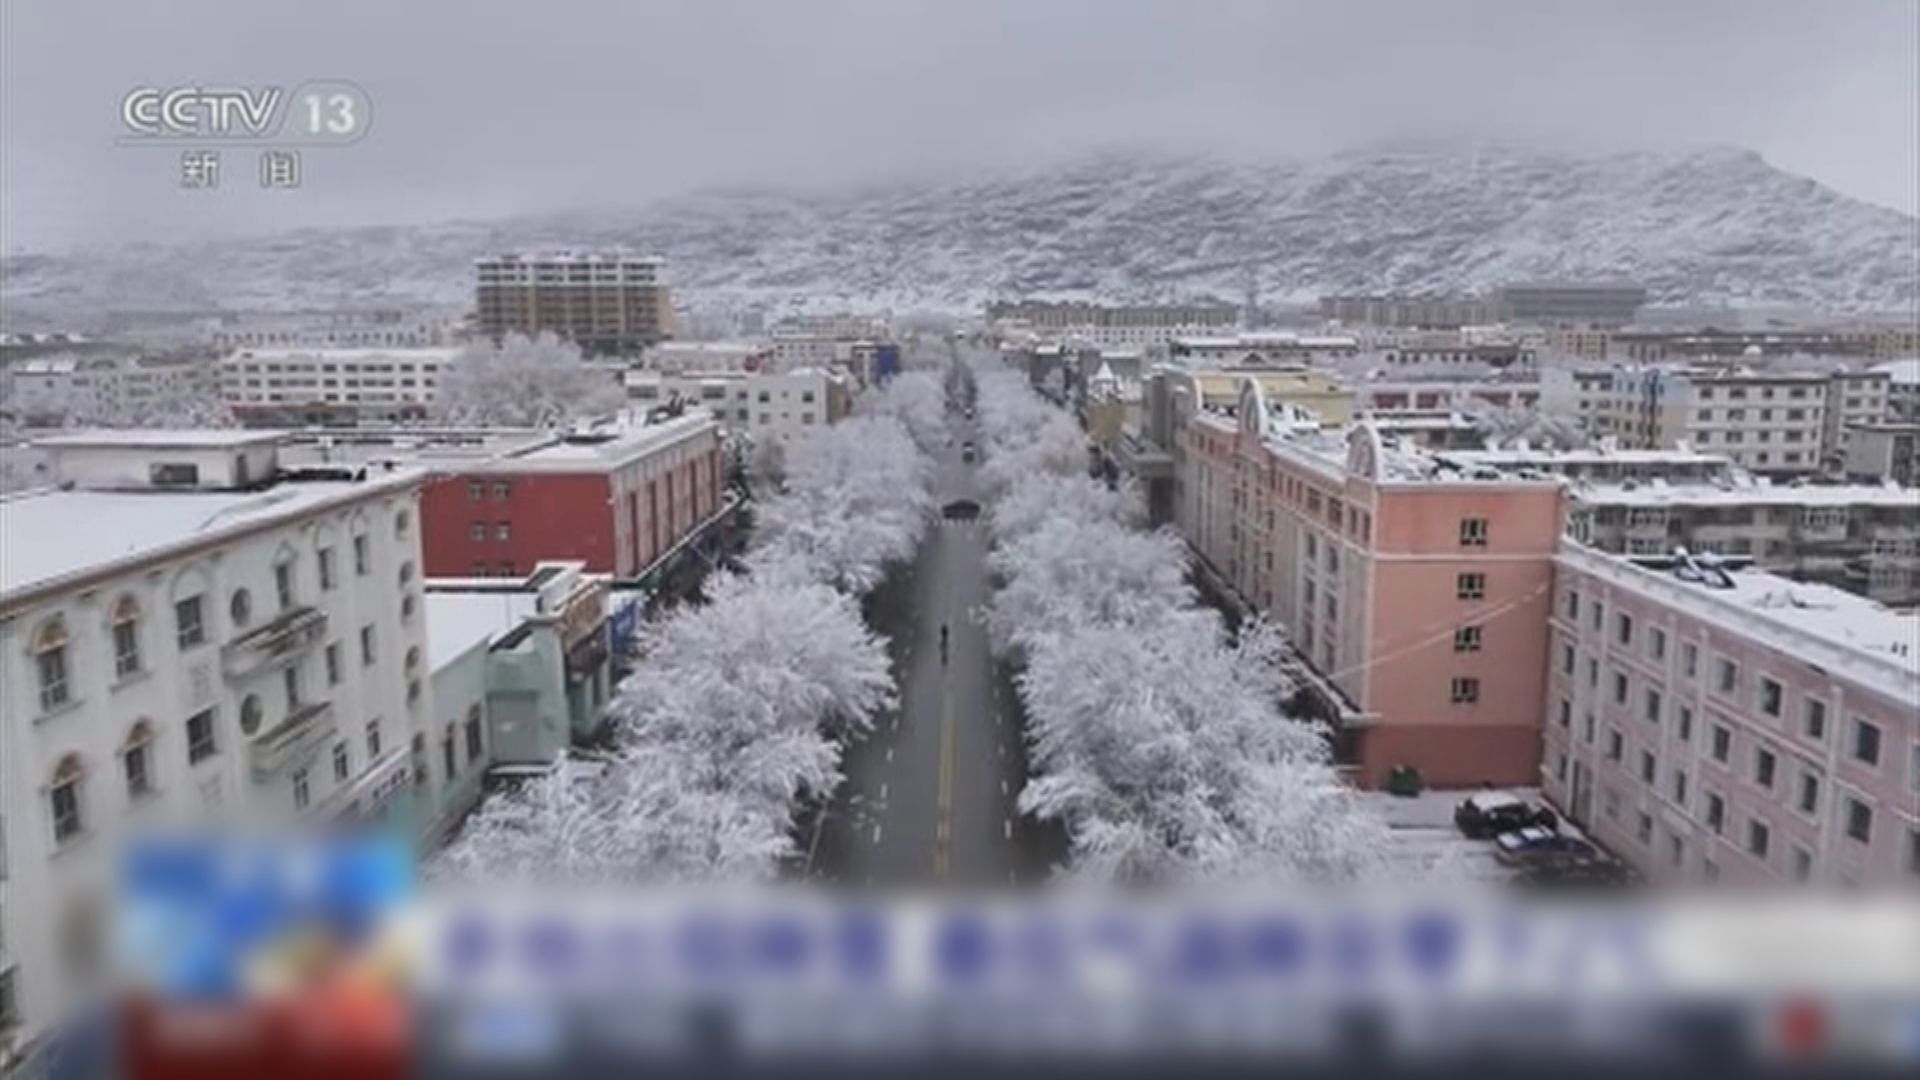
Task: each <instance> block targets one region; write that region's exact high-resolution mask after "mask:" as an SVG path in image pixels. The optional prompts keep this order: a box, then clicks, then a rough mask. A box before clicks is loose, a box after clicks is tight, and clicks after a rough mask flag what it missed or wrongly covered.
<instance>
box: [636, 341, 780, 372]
mask: <svg viewBox="0 0 1920 1080" xmlns="http://www.w3.org/2000/svg"><path fill="white" fill-rule="evenodd" d="M640 366H641V367H642V368H644V369H645V370H647V371H654V372H663V373H666V374H680V373H683V372H713V371H725V372H754V371H773V370H775V368H776V366H777V365H776V363H775V359H774V348H773V345H772V344H771V343H768V342H763V341H663V342H661V343H659V344H658V345H655V346H653V347H652V348H650V349H648V350H647V351H646V352H645V353H643V354H642V355H641V357H640Z"/></svg>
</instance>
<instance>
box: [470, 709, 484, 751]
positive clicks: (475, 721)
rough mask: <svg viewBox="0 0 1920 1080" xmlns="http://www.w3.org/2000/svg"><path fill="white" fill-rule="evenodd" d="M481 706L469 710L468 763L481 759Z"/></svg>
mask: <svg viewBox="0 0 1920 1080" xmlns="http://www.w3.org/2000/svg"><path fill="white" fill-rule="evenodd" d="M480 750H481V745H480V706H478V705H475V706H474V707H473V708H471V709H468V710H467V761H468V762H472V761H474V760H476V759H478V758H479V757H480Z"/></svg>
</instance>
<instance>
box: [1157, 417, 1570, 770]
mask: <svg viewBox="0 0 1920 1080" xmlns="http://www.w3.org/2000/svg"><path fill="white" fill-rule="evenodd" d="M1180 412H1181V414H1182V415H1183V416H1184V417H1185V422H1184V424H1182V425H1180V430H1179V434H1178V437H1177V439H1176V442H1175V445H1174V447H1173V454H1172V457H1173V462H1174V472H1175V478H1176V479H1175V488H1176V490H1175V497H1174V502H1175V519H1176V522H1177V524H1178V526H1179V528H1180V529H1181V531H1182V533H1183V534H1184V535H1185V536H1186V537H1187V539H1188V542H1189V543H1190V544H1191V546H1192V547H1193V549H1194V551H1195V552H1197V553H1198V554H1199V555H1200V556H1201V557H1202V558H1203V559H1204V560H1205V562H1206V564H1207V565H1208V566H1210V567H1211V568H1212V570H1213V572H1214V573H1215V574H1217V575H1218V577H1219V578H1221V579H1223V580H1224V581H1225V582H1226V583H1227V584H1228V585H1229V586H1230V587H1231V588H1232V590H1233V592H1234V593H1236V594H1237V595H1238V596H1240V597H1242V598H1244V600H1245V602H1246V604H1247V605H1248V606H1250V607H1251V608H1253V609H1254V610H1256V611H1258V612H1261V613H1264V614H1266V615H1268V616H1270V617H1272V618H1273V619H1274V620H1275V621H1276V622H1278V623H1279V624H1280V625H1281V626H1283V627H1284V628H1286V630H1287V632H1288V633H1289V635H1290V636H1291V639H1292V642H1293V644H1294V646H1295V648H1296V649H1297V650H1298V653H1299V657H1300V660H1301V665H1300V666H1299V668H1298V671H1299V673H1300V676H1301V679H1302V681H1303V685H1304V686H1305V688H1306V690H1307V691H1308V694H1307V697H1308V699H1310V700H1312V701H1313V702H1314V704H1313V706H1312V708H1313V711H1315V712H1316V713H1317V714H1318V715H1320V716H1321V717H1322V718H1323V719H1326V720H1328V721H1329V722H1330V723H1332V724H1333V725H1334V726H1335V729H1336V731H1337V733H1338V739H1337V742H1336V746H1337V747H1338V748H1339V756H1340V758H1341V759H1342V761H1343V762H1345V763H1348V764H1351V765H1352V766H1354V767H1355V769H1356V770H1357V772H1358V779H1359V781H1360V782H1361V783H1363V784H1365V785H1369V786H1374V785H1380V784H1384V783H1385V782H1386V780H1387V778H1388V774H1389V772H1390V771H1391V770H1392V769H1393V768H1395V767H1397V766H1403V765H1405V766H1412V767H1414V768H1415V769H1417V770H1418V771H1419V772H1420V774H1421V776H1422V777H1423V779H1424V780H1425V781H1426V782H1427V783H1429V784H1433V785H1439V786H1460V785H1473V784H1480V783H1496V784H1515V783H1531V782H1532V781H1533V778H1534V777H1535V776H1536V775H1537V768H1538V765H1539V752H1540V731H1539V716H1538V713H1537V706H1536V705H1535V702H1536V701H1537V700H1538V695H1539V694H1540V692H1541V691H1542V690H1543V689H1544V683H1545V675H1544V669H1545V662H1546V657H1545V642H1544V640H1543V639H1542V635H1541V634H1540V632H1539V628H1540V626H1541V625H1543V624H1544V622H1545V619H1546V614H1547V607H1548V604H1549V603H1550V599H1551V598H1550V592H1551V584H1552V566H1553V554H1554V551H1555V549H1556V547H1557V546H1558V544H1559V541H1560V531H1561V521H1562V516H1563V513H1564V504H1565V495H1564V490H1563V489H1564V481H1561V480H1558V479H1546V480H1537V479H1527V478H1522V477H1513V476H1505V475H1500V474H1486V473H1481V474H1473V473H1462V472H1458V471H1455V470H1451V469H1448V468H1446V467H1445V466H1444V465H1443V464H1441V463H1440V462H1439V461H1437V460H1436V459H1434V458H1433V457H1431V456H1430V455H1426V454H1422V453H1419V452H1417V451H1408V450H1404V449H1398V448H1393V447H1390V446H1388V445H1386V444H1385V443H1384V442H1383V440H1382V439H1381V438H1380V437H1379V435H1378V434H1377V433H1376V432H1375V431H1374V430H1373V429H1372V428H1371V427H1369V426H1367V425H1364V424H1363V425H1360V426H1357V427H1353V428H1350V429H1348V430H1347V431H1345V432H1344V433H1340V432H1327V431H1323V430H1320V429H1319V428H1318V426H1317V425H1312V424H1299V423H1295V422H1293V421H1292V420H1289V419H1283V418H1281V417H1280V416H1278V415H1276V412H1277V411H1275V410H1270V409H1269V406H1268V403H1267V402H1266V400H1265V397H1264V395H1263V394H1262V392H1261V391H1260V390H1259V388H1258V385H1257V384H1255V383H1251V382H1249V383H1248V384H1246V386H1245V387H1244V389H1243V391H1242V394H1241V397H1240V400H1239V402H1238V403H1237V404H1236V406H1235V407H1234V408H1233V409H1232V410H1231V411H1230V412H1228V411H1221V410H1213V409H1198V408H1194V407H1193V405H1192V403H1191V402H1183V403H1182V404H1181V405H1180Z"/></svg>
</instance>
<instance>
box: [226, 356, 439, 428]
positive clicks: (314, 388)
mask: <svg viewBox="0 0 1920 1080" xmlns="http://www.w3.org/2000/svg"><path fill="white" fill-rule="evenodd" d="M459 356H460V350H459V349H458V348H455V347H452V346H436V347H421V348H387V347H377V348H313V347H309V346H292V347H285V348H282V347H268V348H248V349H241V350H238V351H236V352H234V353H232V354H230V355H228V356H226V357H224V358H223V359H221V361H220V365H219V371H220V397H221V400H223V401H225V402H226V404H227V406H228V408H230V409H231V410H232V411H233V413H234V415H235V416H236V417H238V418H239V419H240V420H241V422H242V423H245V424H249V425H253V426H269V427H272V426H285V427H293V426H302V425H306V424H350V423H357V422H362V421H374V422H383V423H392V422H396V421H402V420H419V419H422V418H424V417H425V416H426V415H427V413H428V412H429V411H431V409H432V407H433V405H434V403H435V401H436V400H437V399H438V396H439V389H440V383H441V380H442V379H443V378H445V377H446V375H447V373H448V371H449V370H451V369H452V367H453V365H454V364H455V363H458V362H459Z"/></svg>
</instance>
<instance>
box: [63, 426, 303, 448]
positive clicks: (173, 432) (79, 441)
mask: <svg viewBox="0 0 1920 1080" xmlns="http://www.w3.org/2000/svg"><path fill="white" fill-rule="evenodd" d="M284 435H285V432H281V431H268V430H265V429H262V428H94V429H90V430H87V431H77V432H71V433H68V434H65V435H52V436H49V437H47V438H44V439H36V440H35V441H34V445H36V446H40V447H43V448H46V449H49V450H58V449H72V448H75V447H91V446H124V447H129V448H133V449H141V448H146V447H162V448H166V449H176V450H177V449H180V448H183V447H230V446H258V445H262V444H266V443H277V442H279V441H280V439H281V438H282V437H283V436H284Z"/></svg>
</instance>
